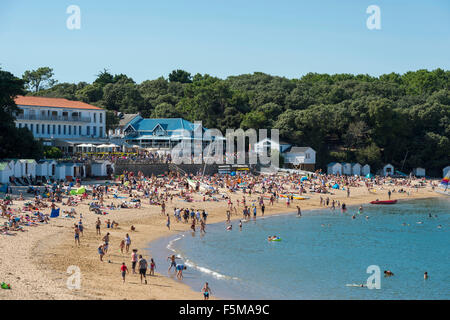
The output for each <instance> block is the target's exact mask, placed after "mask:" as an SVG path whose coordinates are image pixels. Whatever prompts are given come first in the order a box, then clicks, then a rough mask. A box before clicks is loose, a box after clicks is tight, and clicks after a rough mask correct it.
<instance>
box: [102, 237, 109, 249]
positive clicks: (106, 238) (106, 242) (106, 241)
mask: <svg viewBox="0 0 450 320" xmlns="http://www.w3.org/2000/svg"><path fill="white" fill-rule="evenodd" d="M102 240H103V241H104V242H105V245H106V247H105V248H104V249H103V250H104V251H105V253H106V252H107V251H108V249H107V248H108V244H109V232H107V233H106V235H105V236H104V237H103V239H102Z"/></svg>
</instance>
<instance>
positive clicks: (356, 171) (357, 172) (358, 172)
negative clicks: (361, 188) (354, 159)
mask: <svg viewBox="0 0 450 320" xmlns="http://www.w3.org/2000/svg"><path fill="white" fill-rule="evenodd" d="M352 174H353V175H357V176H360V175H361V165H360V164H359V163H352Z"/></svg>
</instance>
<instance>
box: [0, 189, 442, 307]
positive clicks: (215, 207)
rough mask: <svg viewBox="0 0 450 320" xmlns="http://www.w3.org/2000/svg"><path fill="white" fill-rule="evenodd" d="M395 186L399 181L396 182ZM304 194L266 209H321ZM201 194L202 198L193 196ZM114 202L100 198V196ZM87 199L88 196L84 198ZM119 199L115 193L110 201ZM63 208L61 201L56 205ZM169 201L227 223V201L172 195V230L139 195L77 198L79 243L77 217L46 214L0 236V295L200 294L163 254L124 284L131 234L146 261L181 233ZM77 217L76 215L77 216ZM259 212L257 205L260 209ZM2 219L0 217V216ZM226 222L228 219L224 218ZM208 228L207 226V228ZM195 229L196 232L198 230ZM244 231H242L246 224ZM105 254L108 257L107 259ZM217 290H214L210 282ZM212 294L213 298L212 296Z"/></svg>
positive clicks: (342, 195) (360, 192)
mask: <svg viewBox="0 0 450 320" xmlns="http://www.w3.org/2000/svg"><path fill="white" fill-rule="evenodd" d="M395 188H396V189H398V187H395ZM406 190H410V195H407V194H406V193H402V194H398V193H394V194H393V195H392V198H393V199H413V198H427V197H438V196H440V195H439V194H437V193H435V192H433V191H432V190H431V188H430V187H426V188H420V189H418V190H417V191H416V189H413V188H406ZM333 192H335V194H334V195H322V196H323V197H325V198H326V197H327V196H329V197H330V199H335V200H340V201H341V203H342V202H345V203H346V205H352V204H364V205H368V203H369V201H372V200H375V199H378V198H379V199H387V187H386V186H385V187H384V189H383V190H380V189H379V188H378V190H377V192H376V193H369V192H368V191H367V189H366V188H363V187H361V188H352V189H351V197H350V198H347V194H346V191H342V190H338V191H336V190H333ZM307 196H310V197H311V199H309V200H294V202H293V203H291V207H290V208H287V207H286V203H285V200H283V199H280V200H279V202H278V203H275V204H274V205H273V206H270V204H268V201H265V203H266V213H265V215H266V216H267V215H271V214H275V213H283V212H293V211H296V206H297V205H299V206H300V207H301V209H302V211H304V210H307V209H318V208H320V206H319V197H320V195H319V194H307ZM194 198H195V199H197V200H200V199H201V197H200V196H199V195H196V196H195V197H194ZM256 198H257V196H256V195H253V196H252V198H249V197H248V195H246V199H247V203H251V200H256ZM232 199H233V202H234V203H235V204H236V199H242V193H241V192H239V193H237V194H234V195H232ZM111 201H112V197H111V198H110V199H105V203H107V204H109V203H110V202H111ZM85 202H88V201H85ZM114 202H115V203H116V204H117V203H119V202H120V200H114ZM22 205H23V201H15V203H14V206H13V207H19V206H22ZM58 205H59V207H61V211H62V209H68V210H70V208H72V207H65V206H61V205H60V204H58ZM174 207H188V208H195V209H197V208H199V209H206V210H207V212H208V220H207V222H208V224H210V223H214V222H224V221H225V220H226V209H227V202H226V201H219V202H209V201H207V202H202V201H198V202H190V203H188V202H185V201H182V200H181V199H178V198H175V197H174V199H173V202H172V203H171V202H170V201H169V202H168V203H167V208H166V212H167V213H169V215H170V217H171V230H170V231H168V229H167V227H166V219H167V218H166V217H165V216H163V215H161V213H160V211H161V208H160V207H159V206H151V205H149V204H148V201H147V200H143V203H142V208H141V209H120V210H106V211H108V212H109V214H108V215H104V216H100V215H96V214H94V213H93V212H90V211H89V210H88V205H87V204H79V205H78V206H76V207H75V209H76V211H77V213H82V214H83V225H84V235H83V236H81V237H80V239H81V246H80V247H78V246H76V245H75V243H74V236H73V225H74V223H76V222H78V220H79V219H71V218H62V217H61V216H63V215H61V216H60V217H59V218H56V219H51V222H50V223H49V224H48V225H46V224H43V225H40V226H38V227H26V228H25V229H27V230H28V231H26V232H19V233H17V234H16V235H15V236H8V235H0V252H1V255H0V275H1V278H0V282H2V281H4V282H6V283H9V284H11V287H12V289H11V290H0V299H158V300H160V299H202V298H203V296H202V294H201V293H200V289H201V288H198V290H197V291H194V290H192V289H191V288H190V287H189V286H187V285H186V284H184V283H183V281H180V280H177V279H175V277H174V276H173V275H172V276H168V273H167V268H168V265H169V263H168V262H166V261H155V262H156V273H155V276H147V278H148V284H147V285H144V284H141V283H140V279H139V275H138V274H131V270H130V274H129V275H128V276H127V280H126V283H125V284H123V283H122V279H121V274H120V265H121V263H122V262H125V263H126V264H127V266H128V267H129V268H130V269H131V249H130V253H129V254H121V253H120V250H119V243H120V241H121V240H122V239H123V238H124V237H125V234H126V233H128V234H129V235H130V237H131V241H132V243H131V247H130V248H136V249H138V253H141V254H144V258H147V260H149V258H150V257H149V256H148V255H147V251H146V248H147V246H148V243H149V242H151V241H153V240H155V239H157V238H159V237H164V236H169V235H172V234H176V233H180V232H182V231H185V230H188V229H189V227H190V224H184V223H177V222H176V221H175V219H174V218H173V208H174ZM242 209H243V208H242V205H241V207H239V208H238V215H237V216H236V215H232V219H236V218H240V217H241V215H242ZM49 212H50V209H49V208H48V209H45V210H44V213H49ZM77 216H78V215H77ZM258 216H260V210H259V209H258ZM98 217H100V219H101V221H102V222H104V221H106V220H107V219H110V220H111V221H113V220H115V221H117V222H118V223H119V227H118V228H117V229H107V228H106V226H105V224H104V223H102V229H101V232H102V235H101V236H97V235H96V231H95V221H96V220H97V218H98ZM0 221H3V219H1V220H0ZM131 225H134V226H135V227H136V231H134V232H131V231H130V226H131ZM224 228H225V224H224ZM106 231H108V232H110V233H111V238H110V239H111V240H110V246H109V250H108V254H106V255H105V257H104V258H103V260H104V262H101V261H100V260H99V255H98V254H97V247H98V245H99V244H100V243H101V242H102V241H101V238H102V237H103V235H104V234H105V233H106ZM206 231H208V227H206ZM197 232H199V231H197ZM244 232H245V230H244ZM108 260H110V261H111V263H108ZM72 265H74V266H78V267H79V268H80V270H81V288H80V289H79V290H71V289H69V288H68V287H67V279H68V277H69V276H70V274H68V273H67V268H68V267H69V266H72ZM213 290H214V289H213ZM213 298H214V297H213Z"/></svg>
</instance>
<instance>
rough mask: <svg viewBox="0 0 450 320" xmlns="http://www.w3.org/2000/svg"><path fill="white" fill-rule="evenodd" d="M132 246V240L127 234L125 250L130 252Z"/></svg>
mask: <svg viewBox="0 0 450 320" xmlns="http://www.w3.org/2000/svg"><path fill="white" fill-rule="evenodd" d="M130 245H131V238H130V235H129V234H128V233H127V234H126V236H125V250H126V251H127V253H128V251H129V250H130Z"/></svg>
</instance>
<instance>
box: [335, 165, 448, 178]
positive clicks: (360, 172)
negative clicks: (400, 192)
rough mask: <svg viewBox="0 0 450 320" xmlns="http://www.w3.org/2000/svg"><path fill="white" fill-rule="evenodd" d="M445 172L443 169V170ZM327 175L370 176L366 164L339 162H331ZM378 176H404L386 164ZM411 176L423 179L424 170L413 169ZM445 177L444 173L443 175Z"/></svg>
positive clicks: (368, 167)
mask: <svg viewBox="0 0 450 320" xmlns="http://www.w3.org/2000/svg"><path fill="white" fill-rule="evenodd" d="M444 171H445V168H444ZM327 173H328V174H334V175H337V174H339V175H356V176H367V175H370V174H371V172H370V165H368V164H366V165H364V166H362V165H361V164H359V163H341V162H331V163H329V164H328V166H327ZM377 174H378V175H381V176H385V177H386V176H393V175H403V176H406V174H405V173H402V172H400V171H398V170H395V169H394V166H393V165H392V164H390V163H388V164H386V165H385V166H384V167H383V168H382V169H380V170H379V171H378V172H377ZM411 174H412V175H414V176H416V177H425V169H424V168H415V169H414V170H413V171H412V172H411ZM444 176H445V173H444Z"/></svg>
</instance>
